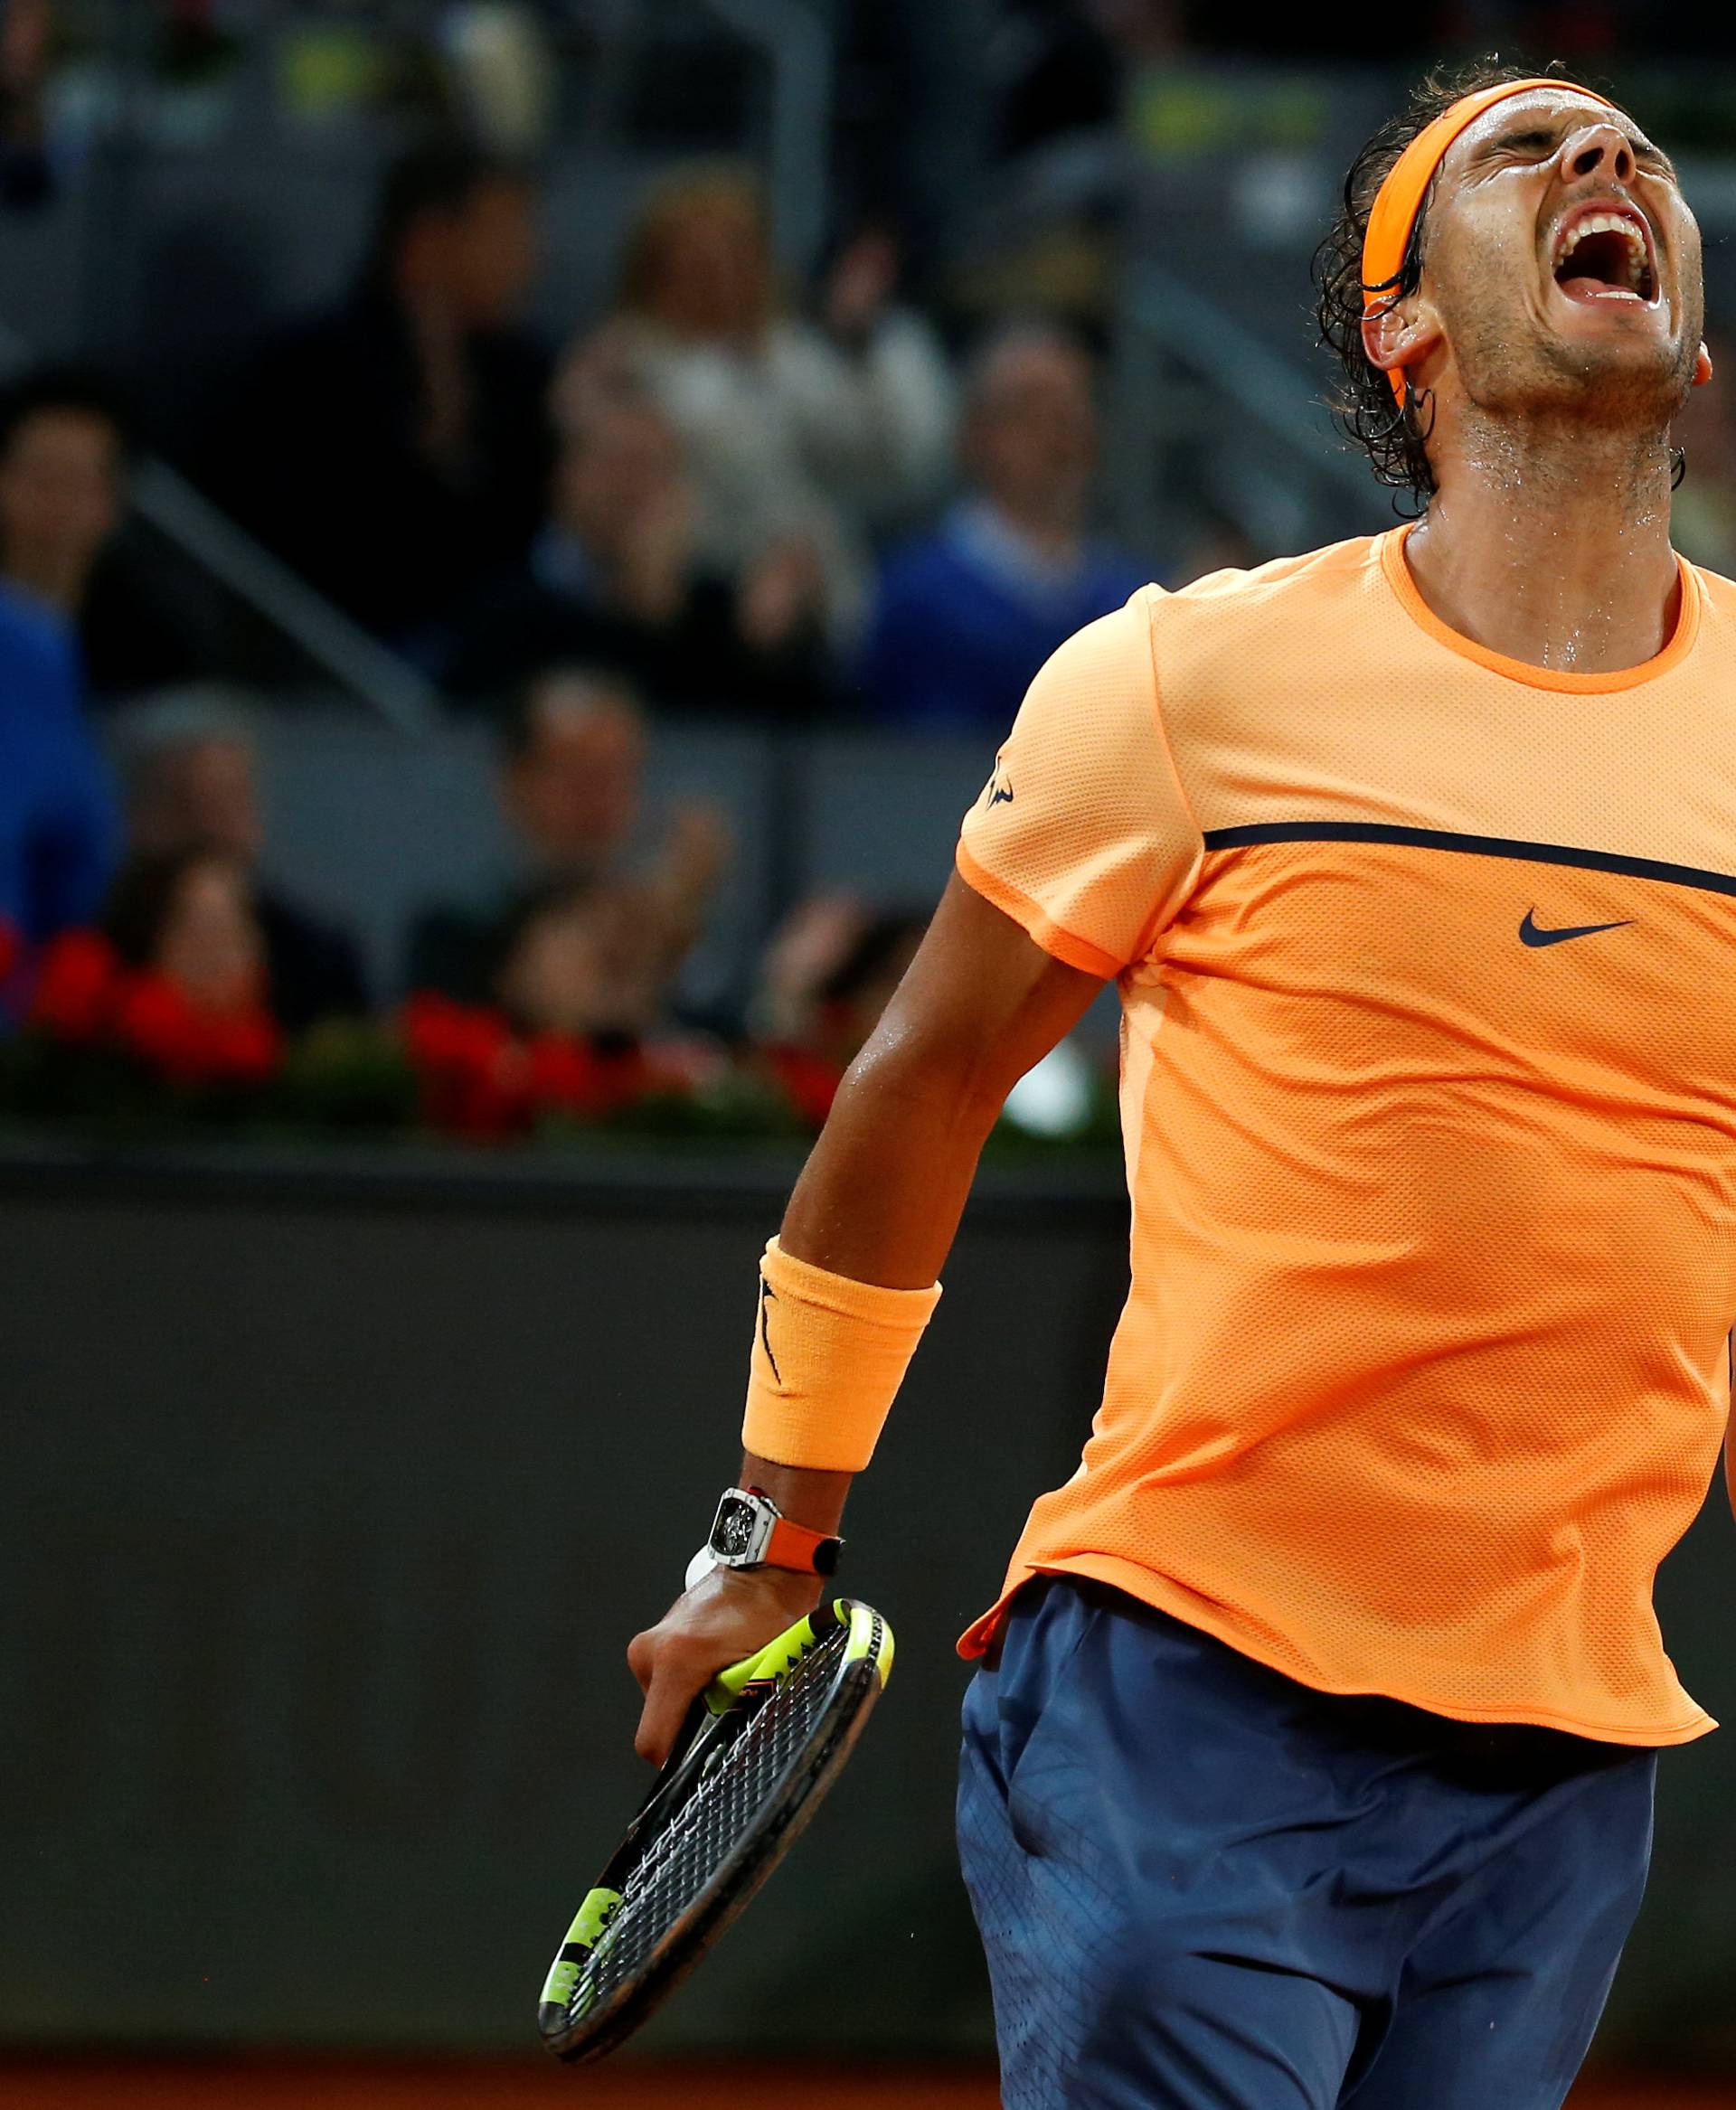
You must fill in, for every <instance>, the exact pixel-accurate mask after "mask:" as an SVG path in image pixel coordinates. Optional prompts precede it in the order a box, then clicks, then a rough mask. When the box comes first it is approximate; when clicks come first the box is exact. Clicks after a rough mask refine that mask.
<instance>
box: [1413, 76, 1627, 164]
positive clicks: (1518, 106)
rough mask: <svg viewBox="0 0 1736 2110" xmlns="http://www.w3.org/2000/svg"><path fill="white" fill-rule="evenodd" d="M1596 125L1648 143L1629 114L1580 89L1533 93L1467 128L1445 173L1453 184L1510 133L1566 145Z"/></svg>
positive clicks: (1447, 159) (1499, 105) (1489, 112)
mask: <svg viewBox="0 0 1736 2110" xmlns="http://www.w3.org/2000/svg"><path fill="white" fill-rule="evenodd" d="M1596 124H1607V125H1614V126H1615V127H1616V128H1617V129H1618V131H1622V132H1626V133H1627V135H1628V137H1629V138H1630V139H1633V140H1636V141H1638V142H1642V143H1643V142H1644V140H1645V137H1646V135H1645V134H1644V133H1643V132H1642V131H1641V130H1640V128H1639V127H1638V126H1637V124H1635V122H1634V120H1633V119H1632V118H1630V117H1629V116H1628V113H1627V111H1626V110H1618V109H1613V108H1611V107H1610V106H1609V104H1608V103H1604V102H1599V101H1598V100H1597V99H1595V98H1594V97H1592V96H1589V95H1587V94H1586V93H1585V92H1584V91H1583V90H1582V89H1577V88H1559V89H1557V88H1533V89H1528V90H1527V91H1526V93H1525V94H1524V95H1514V96H1509V97H1508V98H1507V99H1506V100H1505V102H1498V103H1495V105H1494V106H1493V107H1492V108H1489V109H1486V110H1485V111H1484V112H1483V115H1482V116H1481V117H1480V118H1477V122H1476V123H1475V124H1472V125H1467V127H1465V129H1464V131H1462V132H1461V133H1460V134H1459V136H1458V138H1457V139H1455V140H1454V141H1453V143H1452V145H1451V146H1449V147H1448V149H1447V153H1446V155H1445V157H1444V158H1443V160H1442V162H1441V165H1440V173H1441V174H1442V175H1443V176H1445V177H1447V178H1448V180H1450V179H1451V178H1452V177H1454V176H1456V175H1458V174H1459V173H1460V172H1461V171H1462V170H1464V169H1466V168H1467V167H1468V166H1469V165H1471V164H1472V163H1473V162H1474V161H1476V159H1477V156H1478V155H1481V154H1482V153H1484V152H1485V151H1486V149H1487V148H1488V147H1489V146H1492V145H1493V144H1494V143H1495V141H1496V140H1497V139H1502V138H1505V137H1507V136H1508V135H1509V134H1510V133H1524V132H1549V133H1552V134H1553V135H1554V137H1556V138H1558V139H1561V138H1564V137H1566V136H1567V135H1568V134H1569V133H1570V132H1575V131H1578V130H1579V129H1580V127H1582V126H1585V125H1596Z"/></svg>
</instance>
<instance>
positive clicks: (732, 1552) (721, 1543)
mask: <svg viewBox="0 0 1736 2110" xmlns="http://www.w3.org/2000/svg"><path fill="white" fill-rule="evenodd" d="M755 1521H756V1519H755V1517H754V1513H753V1507H752V1504H751V1503H750V1502H741V1501H737V1500H735V1499H733V1498H731V1497H725V1499H724V1500H723V1502H721V1503H720V1504H719V1506H718V1512H717V1522H716V1524H715V1526H714V1527H713V1529H712V1551H713V1552H714V1553H715V1554H716V1555H717V1556H718V1557H719V1559H722V1560H739V1559H741V1557H742V1555H743V1554H745V1553H746V1552H748V1551H749V1550H750V1549H751V1547H752V1545H753V1529H754V1524H755Z"/></svg>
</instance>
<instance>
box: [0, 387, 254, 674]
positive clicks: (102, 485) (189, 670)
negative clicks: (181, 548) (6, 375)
mask: <svg viewBox="0 0 1736 2110" xmlns="http://www.w3.org/2000/svg"><path fill="white" fill-rule="evenodd" d="M127 452H128V439H127V427H126V423H125V420H124V418H123V416H122V413H121V411H120V409H119V406H118V402H117V400H116V399H115V397H114V396H113V394H112V393H111V392H110V391H109V390H108V389H107V388H106V387H105V386H104V385H103V384H102V383H101V382H100V381H98V380H96V379H95V378H94V377H93V376H91V375H90V374H86V373H82V372H78V371H77V370H75V369H72V368H44V369H42V370H40V371H38V372H35V373H33V374H30V375H27V376H26V377H25V378H24V380H22V381H18V382H15V383H14V385H13V387H12V388H11V389H9V390H8V391H5V394H4V395H3V396H0V574H4V576H5V579H7V580H8V581H9V582H10V583H11V584H12V585H13V586H14V588H15V589H17V591H18V592H19V593H20V594H22V595H24V596H25V597H26V598H29V599H31V600H33V601H35V602H36V603H37V604H39V606H40V607H41V608H43V609H44V610H48V611H52V614H53V616H54V617H56V618H57V619H58V620H59V621H61V623H63V624H65V625H67V626H71V628H72V629H73V630H75V631H76V633H77V637H78V649H79V651H80V655H81V657H82V662H83V674H84V678H85V680H86V682H87V683H88V684H89V686H90V691H91V692H93V693H94V694H95V695H96V696H97V697H98V698H99V699H100V698H109V699H112V698H117V697H120V696H124V695H127V694H130V693H132V692H136V691H137V690H141V689H147V688H153V687H156V686H157V685H158V684H160V683H165V682H174V681H186V680H191V679H192V678H193V677H194V676H195V675H196V674H200V673H202V672H203V671H206V668H207V663H208V661H209V660H210V658H211V657H212V655H213V654H214V653H215V652H216V651H217V649H218V646H217V644H216V640H215V638H214V636H212V635H210V634H209V625H208V624H207V625H206V626H203V631H202V626H201V623H200V620H199V615H198V611H196V610H195V609H194V608H193V607H192V606H191V605H185V603H184V592H183V591H178V590H177V586H176V584H175V582H173V581H170V580H168V579H166V578H165V575H164V572H163V568H162V567H161V565H160V564H159V565H157V566H156V567H153V565H152V564H151V562H150V560H149V558H148V556H147V555H146V552H145V551H143V550H141V549H140V548H139V547H137V545H136V544H134V543H133V542H130V541H129V540H128V538H127V532H126V529H125V525H124V520H125V513H126V507H127Z"/></svg>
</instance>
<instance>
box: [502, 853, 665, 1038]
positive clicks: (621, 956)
mask: <svg viewBox="0 0 1736 2110" xmlns="http://www.w3.org/2000/svg"><path fill="white" fill-rule="evenodd" d="M656 916H657V908H656V903H655V902H654V901H652V900H648V899H647V898H646V896H645V895H644V894H643V892H642V891H641V890H638V889H636V888H633V887H631V886H618V885H612V884H604V885H600V886H599V885H594V884H593V885H585V884H584V883H582V882H577V883H575V882H574V881H553V882H552V884H551V885H549V886H546V887H543V888H540V889H539V890H537V891H536V892H534V893H533V894H531V895H528V896H527V897H526V898H525V900H524V901H523V902H521V903H520V904H519V906H518V908H517V909H516V911H515V912H514V915H513V916H512V917H511V918H510V919H509V921H508V923H507V925H506V927H505V929H504V930H503V932H502V937H501V944H500V964H499V966H498V967H497V968H496V970H495V984H494V994H495V999H496V1001H497V1002H498V1003H499V1005H500V1008H501V1009H502V1011H504V1012H505V1014H506V1016H507V1018H508V1019H509V1020H510V1021H511V1022H512V1024H513V1026H514V1029H515V1030H516V1031H519V1032H521V1033H524V1034H534V1033H564V1034H567V1035H568V1036H570V1037H571V1038H572V1039H574V1040H589V1041H609V1040H616V1039H633V1040H637V1039H639V1038H641V1037H642V1036H644V1035H645V1034H646V1033H648V1032H650V1031H653V1029H654V1028H656V1026H657V1025H658V1024H659V1023H660V1022H661V1016H662V1013H663V1009H664V1005H665V1000H666V998H667V995H668V984H669V976H668V972H667V968H668V962H667V959H666V956H665V947H664V946H663V944H662V937H661V932H660V931H659V930H658V929H657V928H656Z"/></svg>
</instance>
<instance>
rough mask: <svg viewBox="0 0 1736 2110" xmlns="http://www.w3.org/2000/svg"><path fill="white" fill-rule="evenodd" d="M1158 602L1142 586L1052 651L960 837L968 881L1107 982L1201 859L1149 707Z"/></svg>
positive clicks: (1146, 940) (1140, 950)
mask: <svg viewBox="0 0 1736 2110" xmlns="http://www.w3.org/2000/svg"><path fill="white" fill-rule="evenodd" d="M1160 598H1161V597H1160V596H1158V594H1157V592H1156V589H1151V588H1146V589H1143V590H1142V591H1141V592H1139V593H1137V594H1136V595H1135V596H1134V598H1132V599H1131V600H1130V601H1129V602H1128V603H1127V606H1126V607H1125V608H1118V609H1117V610H1116V612H1115V614H1114V615H1112V616H1104V617H1099V620H1098V621H1097V622H1095V623H1091V624H1088V625H1087V626H1086V627H1085V628H1084V629H1083V630H1080V632H1078V633H1077V635H1076V636H1072V637H1070V638H1069V639H1068V640H1067V642H1066V644H1065V645H1062V646H1061V649H1060V651H1058V652H1057V653H1055V654H1054V655H1053V656H1052V658H1051V659H1050V660H1049V662H1048V663H1047V664H1046V665H1045V666H1044V667H1043V669H1042V671H1041V672H1040V673H1039V674H1038V675H1037V678H1036V679H1035V681H1033V683H1032V684H1031V687H1030V689H1029V691H1028V692H1027V693H1026V695H1025V699H1024V704H1023V706H1022V707H1021V709H1020V711H1019V715H1018V717H1017V719H1016V721H1014V727H1013V730H1012V732H1011V733H1010V734H1009V736H1008V738H1007V740H1006V744H1005V746H1004V747H1003V748H1002V749H1001V751H1000V753H999V755H998V756H996V758H995V771H994V774H993V776H992V777H990V778H989V780H988V782H987V783H986V785H985V786H984V787H983V793H982V796H981V797H980V798H978V800H977V803H976V805H974V806H972V807H971V809H970V811H969V813H968V814H967V815H966V816H965V824H964V831H963V834H961V835H960V837H959V841H958V870H959V872H960V874H961V876H962V877H963V878H964V879H965V880H966V881H967V882H968V884H969V885H971V886H972V887H974V888H975V889H976V890H977V892H978V893H979V894H981V895H982V896H983V897H984V898H985V899H986V900H990V901H992V902H994V904H995V907H996V908H997V909H1003V910H1004V911H1005V913H1006V914H1007V915H1008V916H1010V917H1012V918H1013V920H1014V922H1015V923H1017V924H1019V925H1021V926H1022V927H1023V928H1024V929H1025V930H1026V931H1028V932H1029V933H1030V935H1031V937H1033V938H1034V939H1035V940H1036V942H1037V943H1038V944H1039V945H1040V946H1041V947H1043V950H1044V951H1045V952H1048V953H1052V954H1053V956H1055V958H1056V959H1058V960H1064V961H1066V962H1067V964H1068V965H1069V966H1074V967H1079V968H1081V969H1083V970H1084V972H1085V973H1087V974H1090V975H1104V976H1105V977H1108V976H1110V975H1118V974H1119V973H1120V972H1121V970H1122V969H1123V968H1124V967H1126V966H1129V965H1131V964H1132V963H1133V962H1134V961H1135V960H1137V959H1140V958H1142V957H1143V956H1144V955H1145V954H1146V952H1147V951H1148V950H1149V949H1150V947H1151V945H1152V943H1153V941H1154V940H1155V939H1156V937H1157V936H1158V934H1159V933H1160V932H1161V931H1162V930H1163V929H1164V928H1165V926H1166V925H1167V924H1168V923H1169V921H1170V919H1171V918H1172V917H1173V916H1174V915H1175V911H1176V909H1178V908H1179V907H1180V905H1181V903H1182V901H1183V900H1184V899H1185V898H1186V895H1187V892H1188V890H1189V888H1190V887H1191V885H1192V884H1193V881H1194V874H1195V873H1196V872H1197V871H1198V869H1199V865H1200V861H1201V859H1202V858H1203V855H1204V844H1203V842H1202V840H1201V837H1200V831H1199V829H1198V827H1197V826H1196V825H1195V824H1194V816H1193V815H1192V814H1191V813H1190V812H1189V811H1188V807H1187V802H1186V800H1185V798H1184V796H1183V793H1182V787H1181V785H1180V782H1179V781H1178V779H1177V777H1176V774H1175V763H1174V761H1173V760H1172V758H1171V756H1170V752H1169V749H1168V745H1167V742H1166V740H1165V735H1164V729H1163V723H1162V720H1161V718H1160V715H1159V702H1158V696H1157V683H1156V674H1155V673H1154V669H1153V660H1152V639H1151V611H1152V608H1153V606H1154V604H1155V603H1156V602H1159V601H1160Z"/></svg>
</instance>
